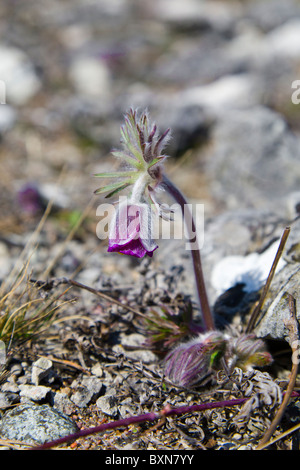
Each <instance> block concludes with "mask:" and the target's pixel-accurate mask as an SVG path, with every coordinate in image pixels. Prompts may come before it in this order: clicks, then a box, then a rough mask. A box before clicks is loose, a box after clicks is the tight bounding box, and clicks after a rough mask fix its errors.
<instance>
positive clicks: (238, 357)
mask: <svg viewBox="0 0 300 470" xmlns="http://www.w3.org/2000/svg"><path fill="white" fill-rule="evenodd" d="M228 350H229V357H230V359H228V362H232V363H234V365H236V366H237V367H240V368H241V369H243V370H247V369H249V368H252V367H254V366H259V367H262V366H266V365H268V364H271V362H272V361H273V359H272V356H271V354H270V353H269V352H268V351H267V349H266V345H265V343H264V341H263V340H262V339H259V338H257V337H256V336H255V335H254V334H242V335H241V336H239V337H237V338H234V339H233V340H232V342H231V343H229V345H228Z"/></svg>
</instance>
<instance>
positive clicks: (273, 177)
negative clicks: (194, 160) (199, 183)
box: [206, 106, 300, 215]
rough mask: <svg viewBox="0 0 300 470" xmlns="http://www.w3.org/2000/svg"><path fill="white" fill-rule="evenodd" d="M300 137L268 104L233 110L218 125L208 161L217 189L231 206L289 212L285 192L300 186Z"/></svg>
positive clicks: (229, 207) (212, 186)
mask: <svg viewBox="0 0 300 470" xmlns="http://www.w3.org/2000/svg"><path fill="white" fill-rule="evenodd" d="M299 143H300V140H299V137H297V135H295V134H293V133H292V132H291V131H290V130H289V128H288V125H287V123H286V121H285V120H284V118H283V117H282V116H280V115H279V114H277V113H275V112H273V111H271V110H269V109H267V108H266V107H263V106H258V107H253V108H250V109H246V110H235V111H232V110H231V111H227V112H226V113H224V115H223V116H222V117H220V119H218V122H217V123H216V125H215V126H214V130H213V133H212V149H213V150H212V152H211V154H210V155H209V158H208V159H207V166H206V168H207V172H208V176H209V177H210V179H211V181H212V183H211V190H212V193H213V195H214V197H216V198H217V199H218V200H219V201H220V203H222V205H223V206H225V207H226V208H227V209H238V208H239V209H242V208H246V207H247V208H250V207H254V208H257V209H260V210H261V209H269V210H272V211H274V210H275V209H276V212H277V214H278V215H280V214H281V215H285V214H286V201H285V196H286V194H287V193H290V192H292V191H296V190H297V189H298V188H299V184H300V165H299V161H300V145H299Z"/></svg>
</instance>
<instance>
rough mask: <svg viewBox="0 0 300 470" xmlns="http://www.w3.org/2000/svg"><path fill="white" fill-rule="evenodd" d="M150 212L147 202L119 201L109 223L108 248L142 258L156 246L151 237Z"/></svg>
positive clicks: (150, 254)
mask: <svg viewBox="0 0 300 470" xmlns="http://www.w3.org/2000/svg"><path fill="white" fill-rule="evenodd" d="M151 234H152V213H151V208H150V207H149V206H148V205H147V204H143V203H139V204H127V202H125V203H121V204H120V206H119V208H118V211H117V213H116V215H115V217H114V219H113V221H112V223H111V230H110V236H109V244H108V250H107V251H109V252H118V253H123V254H125V255H131V256H135V257H137V258H142V257H143V256H145V255H148V256H150V257H152V255H153V252H154V250H156V249H157V248H158V246H157V245H156V243H155V242H154V241H153V240H152V238H151Z"/></svg>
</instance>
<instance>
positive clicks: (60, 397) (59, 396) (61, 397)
mask: <svg viewBox="0 0 300 470" xmlns="http://www.w3.org/2000/svg"><path fill="white" fill-rule="evenodd" d="M53 406H54V408H55V409H57V410H58V411H61V412H62V413H65V414H67V415H69V414H71V413H72V411H73V409H74V403H73V402H72V401H71V400H70V398H69V397H68V395H67V393H63V392H56V393H54V395H53Z"/></svg>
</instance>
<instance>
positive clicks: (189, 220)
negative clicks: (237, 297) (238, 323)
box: [161, 175, 215, 331]
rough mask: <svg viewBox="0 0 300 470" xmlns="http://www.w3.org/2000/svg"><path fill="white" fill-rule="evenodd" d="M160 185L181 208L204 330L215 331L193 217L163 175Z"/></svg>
mask: <svg viewBox="0 0 300 470" xmlns="http://www.w3.org/2000/svg"><path fill="white" fill-rule="evenodd" d="M161 185H162V186H163V187H164V188H165V189H166V190H167V191H168V193H169V194H170V195H171V196H172V197H173V198H174V199H175V200H176V202H177V203H178V204H179V205H180V207H181V211H182V215H183V218H184V222H185V226H186V230H187V233H188V236H189V242H190V245H191V255H192V260H193V266H194V273H195V281H196V288H197V293H198V297H199V303H200V307H201V310H202V315H203V322H204V326H205V330H206V331H207V330H213V329H215V324H214V318H213V315H212V312H211V309H210V306H209V302H208V297H207V292H206V287H205V282H204V276H203V270H202V263H201V255H200V248H199V244H198V240H197V233H196V226H195V221H194V219H193V215H192V213H191V211H190V208H189V206H188V203H187V201H186V199H185V197H184V196H183V194H182V193H181V191H180V190H179V189H178V188H177V187H176V186H175V185H174V184H173V183H172V182H171V181H170V180H169V178H168V177H167V176H165V175H163V179H162V183H161Z"/></svg>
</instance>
